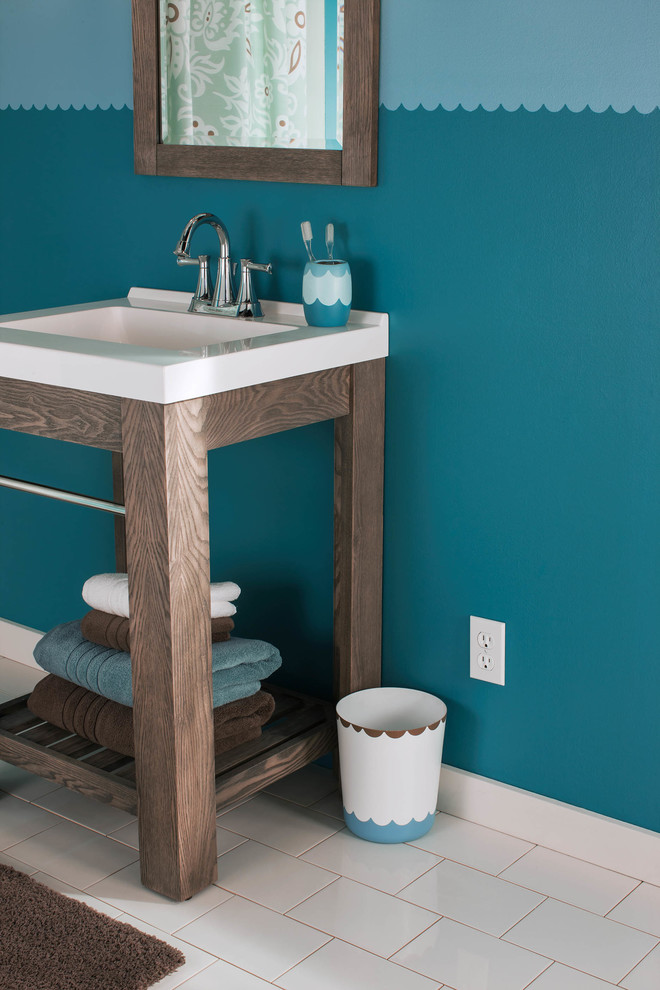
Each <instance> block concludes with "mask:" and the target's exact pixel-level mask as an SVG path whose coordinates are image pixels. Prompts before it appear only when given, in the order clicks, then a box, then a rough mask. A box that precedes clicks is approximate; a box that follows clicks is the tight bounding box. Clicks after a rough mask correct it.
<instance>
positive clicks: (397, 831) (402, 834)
mask: <svg viewBox="0 0 660 990" xmlns="http://www.w3.org/2000/svg"><path fill="white" fill-rule="evenodd" d="M434 819H435V814H434V812H432V811H431V812H430V813H429V814H428V815H427V816H426V818H423V819H422V821H421V822H418V821H417V819H416V818H411V819H410V821H409V822H406V823H405V824H404V825H397V824H396V822H394V821H392V822H390V823H389V824H388V825H377V824H376V822H375V821H373V819H371V818H368V819H367V821H366V822H362V821H360V819H359V818H358V817H357V815H354V814H353V812H352V811H346V808H344V821H345V822H346V824H347V825H348V827H349V828H350V830H351V832H352V833H353V834H354V835H357V836H358V837H359V838H360V839H367V841H369V842H411V841H412V840H413V839H419V838H421V836H422V835H426V833H427V832H428V831H429V829H430V828H431V825H432V824H433V820H434Z"/></svg>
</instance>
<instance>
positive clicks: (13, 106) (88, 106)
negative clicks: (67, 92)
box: [0, 102, 133, 111]
mask: <svg viewBox="0 0 660 990" xmlns="http://www.w3.org/2000/svg"><path fill="white" fill-rule="evenodd" d="M0 110H131V111H132V110H133V107H132V105H130V104H128V103H80V104H76V103H68V104H67V105H66V106H64V105H63V104H61V103H52V104H51V103H48V102H46V103H30V104H27V105H26V104H24V103H3V104H0Z"/></svg>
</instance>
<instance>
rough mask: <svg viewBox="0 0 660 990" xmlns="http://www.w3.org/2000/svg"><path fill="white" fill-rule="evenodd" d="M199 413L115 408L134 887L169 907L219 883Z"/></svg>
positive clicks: (182, 407) (180, 408)
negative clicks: (134, 803)
mask: <svg viewBox="0 0 660 990" xmlns="http://www.w3.org/2000/svg"><path fill="white" fill-rule="evenodd" d="M203 410H204V401H203V400H202V399H194V400H190V401H188V402H179V403H174V404H172V405H168V406H162V405H159V404H156V403H147V402H137V401H135V400H129V399H126V400H122V414H123V435H124V493H125V504H126V549H127V563H128V583H129V596H130V603H131V604H130V611H131V616H130V633H131V647H132V650H131V656H132V667H133V718H134V728H135V745H136V753H137V754H139V755H138V757H137V759H136V780H137V789H138V803H139V816H138V818H139V834H140V850H141V870H142V880H143V883H144V884H145V885H146V886H148V887H150V888H151V889H152V890H156V891H158V892H160V893H163V894H166V895H167V896H168V897H171V898H172V899H174V900H185V899H186V898H188V897H191V896H192V895H193V894H194V893H196V892H197V891H198V890H201V889H202V888H204V887H205V886H207V884H209V883H211V882H212V881H213V880H214V879H215V878H216V875H217V869H216V849H215V796H214V770H215V763H214V743H213V723H212V706H213V700H212V685H211V626H210V622H209V615H210V591H209V533H208V476H207V456H206V436H205V433H204V428H203V424H204V416H203Z"/></svg>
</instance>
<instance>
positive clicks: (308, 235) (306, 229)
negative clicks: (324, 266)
mask: <svg viewBox="0 0 660 990" xmlns="http://www.w3.org/2000/svg"><path fill="white" fill-rule="evenodd" d="M300 229H301V231H302V239H303V241H304V242H305V247H306V248H307V254H308V255H309V260H310V261H316V258H315V257H314V252H313V251H312V225H311V223H310V222H309V220H303V222H302V223H301V224H300Z"/></svg>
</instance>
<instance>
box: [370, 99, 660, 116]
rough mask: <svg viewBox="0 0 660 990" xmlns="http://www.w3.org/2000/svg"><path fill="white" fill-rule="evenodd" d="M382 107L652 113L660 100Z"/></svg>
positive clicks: (434, 103) (659, 107) (443, 102)
mask: <svg viewBox="0 0 660 990" xmlns="http://www.w3.org/2000/svg"><path fill="white" fill-rule="evenodd" d="M380 105H381V107H383V108H384V109H385V110H389V111H391V112H395V111H397V110H407V111H409V112H412V111H415V110H426V111H427V112H428V113H433V112H434V111H436V110H445V111H446V112H447V113H453V112H454V111H455V110H463V111H465V112H467V113H474V111H475V110H484V111H486V113H496V112H497V111H498V110H503V111H504V112H505V113H517V112H518V111H519V110H524V111H525V112H526V113H538V112H539V111H540V110H545V111H547V113H561V112H562V110H568V111H570V113H584V112H585V111H589V112H590V113H606V112H607V111H608V110H613V111H614V113H618V114H626V113H630V111H631V110H636V111H637V113H639V114H642V115H648V114H650V113H654V112H655V111H656V110H660V103H654V104H649V105H648V106H641V107H640V106H638V105H637V104H634V103H626V104H625V105H623V104H616V105H615V104H612V103H607V104H604V103H603V104H600V105H598V104H597V105H593V104H591V103H583V102H582V101H580V103H578V104H569V103H561V104H559V103H557V104H554V105H553V104H547V103H536V102H534V103H531V104H530V102H529V101H527V103H518V104H516V105H508V104H505V103H496V102H495V101H487V102H482V103H466V102H463V101H460V100H440V99H438V100H435V101H431V102H427V101H422V100H420V101H418V102H414V103H412V102H409V101H401V102H399V103H396V104H395V103H394V102H393V101H390V104H388V103H386V102H385V101H384V100H383V101H382V102H381V104H380Z"/></svg>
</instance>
